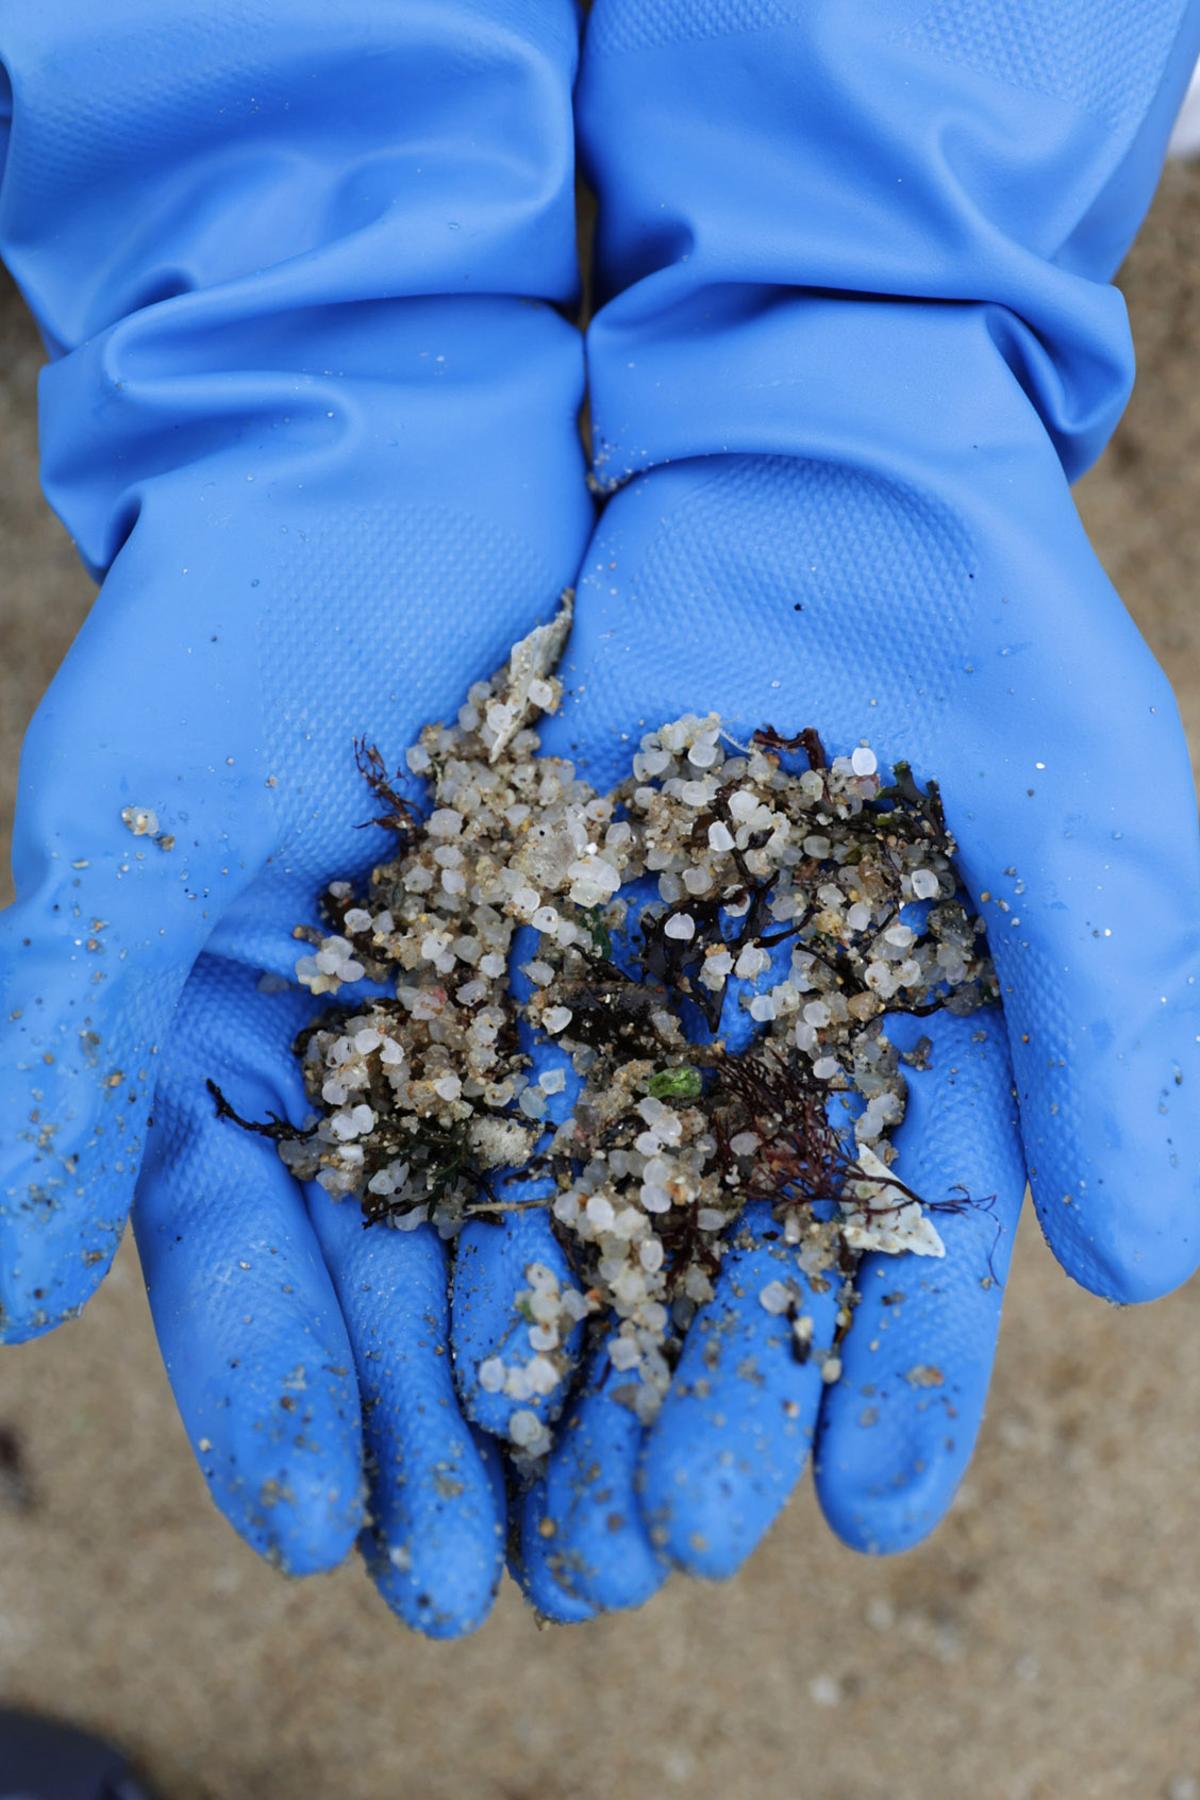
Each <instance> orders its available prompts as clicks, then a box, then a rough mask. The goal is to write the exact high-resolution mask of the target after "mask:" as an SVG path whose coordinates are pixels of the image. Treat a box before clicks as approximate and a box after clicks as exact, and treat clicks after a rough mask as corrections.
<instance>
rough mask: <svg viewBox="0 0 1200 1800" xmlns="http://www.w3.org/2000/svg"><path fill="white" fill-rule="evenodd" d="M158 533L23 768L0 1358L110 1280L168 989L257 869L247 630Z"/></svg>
mask: <svg viewBox="0 0 1200 1800" xmlns="http://www.w3.org/2000/svg"><path fill="white" fill-rule="evenodd" d="M163 537H165V532H163V531H162V530H161V529H160V528H159V525H158V522H157V521H156V519H155V517H154V510H153V508H152V507H151V508H147V509H146V510H144V511H143V514H142V517H141V520H140V523H139V527H138V530H137V532H136V533H135V534H134V536H133V537H131V538H130V539H129V540H128V541H127V543H126V546H125V548H124V550H123V551H122V552H121V554H120V555H119V556H118V558H117V560H116V562H115V564H114V565H113V568H112V571H111V573H110V575H109V577H108V580H107V582H106V584H105V588H104V591H103V593H102V595H101V596H100V598H99V600H98V601H97V603H96V605H95V606H94V608H93V610H92V613H91V616H90V617H89V619H88V620H87V623H86V624H85V626H84V629H83V631H82V632H81V633H80V635H79V637H78V638H77V640H76V642H75V644H74V645H73V647H72V649H71V651H70V653H69V654H68V656H67V659H66V661H65V662H64V664H63V666H62V669H61V670H60V672H59V674H58V676H57V677H56V679H55V680H54V682H53V683H52V685H51V687H50V689H49V691H48V693H47V694H46V696H45V698H44V700H43V702H42V704H41V706H40V708H39V710H38V712H37V714H36V716H35V718H34V720H33V723H32V725H31V727H30V729H29V732H28V735H27V737H26V741H25V745H24V748H23V752H22V757H21V768H20V778H19V785H18V797H17V810H16V818H15V825H14V851H13V863H14V871H13V872H14V878H15V885H16V892H17V900H16V904H15V905H14V906H12V907H11V908H10V909H9V910H8V911H7V912H5V913H3V914H2V915H0V1070H2V1071H3V1075H2V1077H0V1337H2V1338H3V1339H4V1340H5V1341H8V1342H21V1341H22V1340H24V1339H26V1338H29V1337H32V1336H35V1335H37V1334H38V1333H39V1332H42V1331H45V1330H48V1329H50V1328H51V1327H52V1326H54V1325H55V1324H57V1323H59V1322H60V1321H61V1320H62V1319H63V1318H65V1317H67V1316H69V1315H70V1314H72V1313H74V1312H75V1311H77V1310H78V1309H79V1307H80V1306H82V1304H83V1303H84V1301H85V1300H87V1299H88V1297H89V1296H90V1294H91V1293H92V1291H93V1289H94V1288H95V1287H96V1285H97V1283H98V1282H99V1280H100V1279H101V1277H102V1276H103V1274H104V1273H105V1270H106V1269H107V1267H108V1264H109V1262H110V1261H111V1259H112V1256H113V1253H114V1251H115V1249H116V1246H117V1243H118V1241H119V1238H120V1234H121V1230H122V1227H123V1225H124V1221H125V1218H126V1215H127V1213H128V1210H129V1205H130V1201H131V1198H132V1193H133V1187H134V1182H135V1179H136V1176H137V1172H138V1168H139V1165H140V1163H141V1159H142V1153H143V1146H144V1140H145V1133H146V1127H147V1124H148V1121H149V1116H150V1108H151V1103H152V1098H153V1091H154V1083H155V1070H156V1061H157V1057H158V1053H159V1046H160V1044H161V1042H162V1040H163V1037H164V1034H165V1032H166V1030H167V1028H168V1025H169V1021H170V1017H171V1013H172V1011H173V1009H174V1007H175V1003H176V1000H177V998H178V995H179V992H180V989H181V987H182V985H183V983H184V981H185V979H186V977H187V974H188V971H189V970H190V968H191V966H192V964H193V962H194V961H195V958H196V956H197V954H198V953H199V951H200V949H201V947H202V946H203V944H204V943H205V942H206V940H207V939H208V938H209V936H210V934H211V933H212V931H213V928H214V925H215V924H216V922H217V920H218V919H219V918H220V917H221V915H222V914H223V913H224V912H225V911H226V910H227V909H228V907H229V906H230V904H231V902H232V901H233V900H234V899H235V897H236V896H237V894H238V893H239V892H241V891H242V890H243V889H244V888H245V887H246V886H247V885H248V883H249V881H250V880H251V879H252V878H253V875H254V873H255V872H256V870H257V869H258V868H259V867H261V865H262V862H263V860H264V859H265V856H266V855H267V854H268V853H269V842H268V836H267V823H268V812H267V807H268V802H269V792H268V791H267V790H266V789H265V788H264V783H263V775H262V774H261V772H258V771H257V770H254V771H252V769H251V763H252V760H253V751H252V748H251V745H250V743H249V742H248V741H247V740H248V736H249V732H250V729H251V727H252V720H250V719H248V718H247V716H246V715H247V710H248V709H247V708H246V707H245V706H244V705H243V706H241V707H239V706H237V705H236V704H235V697H236V695H237V693H238V683H237V682H236V681H235V680H234V679H233V676H234V674H235V673H236V671H237V670H238V669H239V668H242V669H244V667H245V663H244V654H243V651H242V647H241V646H239V644H238V643H237V642H236V641H231V634H232V638H233V639H234V640H236V638H237V635H238V632H239V629H240V627H239V623H238V620H237V618H236V616H231V614H232V613H233V609H232V608H227V607H223V606H222V607H220V608H218V606H217V604H216V603H215V602H214V601H213V600H212V598H211V596H212V593H213V589H212V588H211V586H209V584H207V583H206V582H205V580H204V570H203V568H201V567H197V568H196V569H195V571H194V573H195V576H196V578H197V585H196V586H194V587H190V588H189V587H188V585H187V584H188V581H189V579H190V572H189V571H187V570H184V571H183V572H182V573H180V572H179V570H180V561H181V559H180V556H179V552H178V547H177V545H171V546H169V547H168V546H167V545H166V544H165V543H164V542H160V541H156V540H159V539H160V538H163ZM152 572H153V573H152ZM206 593H207V595H208V596H209V598H208V600H205V599H204V598H202V596H204V595H205V594H206ZM206 609H207V616H204V614H205V611H206ZM218 611H219V613H220V615H221V616H220V617H218ZM242 698H243V699H244V683H243V684H242Z"/></svg>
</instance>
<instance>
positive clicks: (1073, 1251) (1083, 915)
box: [971, 626, 1200, 1301]
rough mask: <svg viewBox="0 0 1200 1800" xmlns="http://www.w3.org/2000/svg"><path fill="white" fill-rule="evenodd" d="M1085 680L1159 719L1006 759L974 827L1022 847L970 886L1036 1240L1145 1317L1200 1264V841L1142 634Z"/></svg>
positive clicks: (1176, 733)
mask: <svg viewBox="0 0 1200 1800" xmlns="http://www.w3.org/2000/svg"><path fill="white" fill-rule="evenodd" d="M1046 649H1047V652H1048V657H1047V667H1048V668H1051V669H1052V668H1053V667H1054V666H1055V662H1054V646H1053V645H1048V646H1046ZM1062 654H1063V655H1069V654H1070V651H1069V647H1068V646H1067V645H1066V644H1064V645H1063V648H1062ZM1088 680H1089V684H1090V685H1091V686H1093V688H1094V691H1096V692H1097V693H1100V694H1105V693H1107V694H1111V695H1114V696H1118V695H1124V694H1125V693H1127V692H1129V693H1132V692H1138V693H1140V694H1144V695H1146V696H1149V698H1150V702H1151V703H1150V704H1149V705H1147V706H1145V707H1141V708H1139V709H1138V711H1137V712H1136V713H1134V712H1133V711H1132V709H1131V710H1130V714H1129V715H1128V716H1126V715H1125V714H1124V713H1123V712H1122V709H1121V707H1120V706H1119V705H1117V704H1116V703H1114V704H1113V706H1112V707H1111V708H1109V709H1105V708H1103V707H1097V708H1095V709H1094V710H1093V711H1091V712H1090V713H1089V714H1088V716H1087V717H1086V718H1084V717H1079V716H1077V717H1075V718H1073V720H1072V728H1071V730H1070V731H1069V732H1068V733H1067V734H1066V735H1065V737H1064V736H1063V735H1062V734H1061V732H1060V733H1059V735H1058V736H1057V737H1056V738H1055V740H1054V744H1053V748H1050V747H1049V746H1047V748H1046V750H1045V753H1044V754H1043V755H1038V754H1037V744H1036V742H1035V743H1034V744H1033V745H1032V746H1031V748H1030V750H1029V751H1028V752H1027V753H1026V754H1025V755H1024V756H1021V757H1019V758H1018V756H1016V755H1015V754H1014V753H1013V751H1012V749H1011V747H1010V746H1006V747H1005V748H1004V749H1003V750H1001V749H1000V748H999V747H997V748H996V753H995V755H994V757H993V758H991V762H992V778H991V779H990V780H988V781H977V782H976V788H977V789H978V790H979V791H978V792H977V793H976V794H975V795H974V796H973V799H974V806H975V811H976V816H977V818H978V819H979V821H980V823H981V825H982V827H983V829H984V830H985V831H986V832H987V834H988V837H989V838H990V840H991V842H992V843H995V844H1008V845H1011V846H1018V847H1019V848H1018V849H1016V850H1014V851H1012V852H1010V854H1009V856H1008V857H1006V858H1005V859H1004V860H1005V867H1004V868H1003V871H1001V870H1000V868H999V867H998V866H997V863H998V861H999V859H996V861H993V862H992V863H991V864H990V865H988V866H980V864H979V862H978V861H976V862H975V865H974V867H973V868H972V871H971V874H972V880H973V888H974V892H975V896H976V899H977V902H978V903H979V905H980V909H981V911H982V913H983V914H984V916H985V918H986V921H987V925H988V936H989V941H990V943H991V947H992V953H993V956H994V958H995V962H996V968H997V973H998V975H999V978H1000V986H1001V996H1002V999H1003V1003H1004V1013H1005V1022H1006V1025H1007V1027H1008V1033H1009V1045H1010V1050H1011V1054H1012V1063H1013V1074H1014V1078H1015V1081H1016V1087H1017V1093H1018V1098H1019V1103H1020V1113H1021V1129H1022V1135H1023V1137H1024V1142H1025V1157H1026V1163H1027V1166H1028V1169H1029V1182H1030V1187H1031V1189H1032V1192H1033V1198H1034V1201H1035V1203H1036V1206H1037V1210H1038V1217H1039V1219H1040V1221H1041V1224H1042V1229H1043V1230H1044V1232H1045V1234H1046V1236H1047V1238H1048V1240H1049V1242H1050V1244H1051V1247H1052V1248H1053V1250H1054V1252H1055V1254H1056V1256H1057V1257H1058V1259H1059V1261H1060V1262H1061V1263H1062V1264H1063V1267H1064V1268H1065V1269H1066V1270H1067V1273H1068V1274H1070V1275H1072V1276H1074V1278H1075V1279H1076V1280H1077V1281H1079V1282H1081V1283H1082V1284H1083V1285H1084V1286H1085V1287H1087V1288H1090V1289H1091V1290H1092V1291H1093V1292H1095V1293H1099V1294H1102V1295H1104V1296H1106V1297H1107V1298H1109V1299H1113V1300H1119V1301H1136V1300H1147V1299H1153V1298H1154V1297H1156V1296H1157V1295H1159V1294H1162V1293H1165V1292H1167V1291H1168V1290H1169V1289H1171V1288H1172V1287H1175V1286H1177V1285H1178V1284H1179V1283H1180V1282H1181V1281H1183V1280H1186V1279H1187V1277H1188V1276H1189V1275H1190V1274H1191V1273H1192V1272H1193V1270H1194V1269H1195V1268H1196V1266H1197V1263H1198V1262H1200V1112H1198V1111H1197V1108H1196V1104H1195V1087H1196V1083H1197V1082H1198V1081H1200V922H1198V920H1200V915H1198V913H1197V906H1196V895H1197V893H1198V892H1200V843H1198V841H1197V834H1196V800H1195V790H1194V788H1193V785H1192V780H1191V770H1190V764H1189V758H1188V749H1187V743H1186V739H1185V738H1184V735H1183V730H1182V727H1181V725H1180V723H1179V717H1178V712H1177V709H1176V706H1175V702H1174V699H1173V696H1172V695H1171V692H1170V689H1169V687H1168V686H1167V683H1166V681H1165V678H1163V676H1162V675H1161V673H1160V672H1159V671H1158V670H1157V668H1156V667H1155V666H1154V665H1153V663H1152V660H1151V658H1150V654H1149V651H1148V650H1147V649H1146V647H1145V645H1144V644H1143V643H1142V642H1141V640H1140V639H1139V638H1138V637H1137V635H1136V633H1135V632H1134V631H1133V629H1132V626H1129V627H1128V631H1127V633H1126V632H1124V631H1122V632H1117V631H1114V630H1110V631H1109V632H1108V633H1107V634H1101V633H1097V634H1096V641H1095V643H1094V644H1092V643H1091V642H1090V641H1089V668H1088ZM1056 703H1057V702H1056ZM981 760H982V759H981ZM1014 764H1015V765H1017V766H1014ZM1022 765H1023V766H1022Z"/></svg>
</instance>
